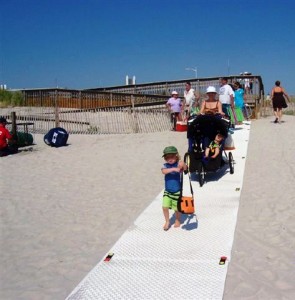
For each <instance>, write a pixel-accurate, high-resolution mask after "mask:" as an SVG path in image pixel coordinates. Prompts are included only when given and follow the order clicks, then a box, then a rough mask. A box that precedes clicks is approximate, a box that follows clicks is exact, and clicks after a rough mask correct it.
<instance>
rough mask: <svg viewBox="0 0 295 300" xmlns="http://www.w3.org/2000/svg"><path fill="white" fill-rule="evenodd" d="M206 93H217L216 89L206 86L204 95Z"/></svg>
mask: <svg viewBox="0 0 295 300" xmlns="http://www.w3.org/2000/svg"><path fill="white" fill-rule="evenodd" d="M208 93H217V92H216V88H215V87H214V86H208V87H207V90H206V94H208Z"/></svg>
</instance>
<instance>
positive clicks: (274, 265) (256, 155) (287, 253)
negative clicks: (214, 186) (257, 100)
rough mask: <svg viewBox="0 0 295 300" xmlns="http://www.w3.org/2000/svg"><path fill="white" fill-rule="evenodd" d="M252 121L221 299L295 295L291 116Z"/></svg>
mask: <svg viewBox="0 0 295 300" xmlns="http://www.w3.org/2000/svg"><path fill="white" fill-rule="evenodd" d="M283 120H284V122H283V123H282V124H274V123H273V121H274V117H269V118H263V119H259V120H256V121H254V122H252V125H251V132H250V143H249V146H248V156H247V160H246V169H245V174H244V183H243V189H242V193H241V199H240V206H239V213H238V221H237V226H236V231H235V238H234V245H233V249H232V260H231V262H230V264H229V270H228V273H227V279H226V285H225V292H224V299H225V300H231V299H253V300H254V299H255V300H256V299H295V270H294V263H295V221H294V211H295V183H294V182H295V159H294V153H295V150H294V149H295V135H294V132H295V117H294V116H283Z"/></svg>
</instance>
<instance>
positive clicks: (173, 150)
mask: <svg viewBox="0 0 295 300" xmlns="http://www.w3.org/2000/svg"><path fill="white" fill-rule="evenodd" d="M177 153H178V150H177V149H176V147H174V146H168V147H166V148H165V149H164V150H163V156H165V155H166V154H177ZM163 156H162V157H163Z"/></svg>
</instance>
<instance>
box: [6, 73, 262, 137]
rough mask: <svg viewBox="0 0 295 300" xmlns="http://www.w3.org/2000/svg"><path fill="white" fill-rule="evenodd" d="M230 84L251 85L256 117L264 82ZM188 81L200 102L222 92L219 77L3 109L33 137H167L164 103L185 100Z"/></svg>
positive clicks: (41, 94)
mask: <svg viewBox="0 0 295 300" xmlns="http://www.w3.org/2000/svg"><path fill="white" fill-rule="evenodd" d="M228 80H229V83H232V82H235V81H240V82H241V83H242V84H243V83H245V80H248V82H251V83H252V85H251V89H249V90H247V93H246V103H248V104H249V105H250V106H251V107H252V111H253V112H254V115H255V116H256V117H257V116H258V113H259V109H260V107H261V103H260V100H261V99H263V83H262V79H261V77H260V76H252V75H249V76H248V75H247V76H229V77H228ZM186 81H190V82H191V84H192V87H193V88H194V89H195V90H196V92H197V93H198V94H199V95H200V97H201V99H204V98H205V94H206V88H207V87H208V86H209V85H211V86H215V87H216V88H218V87H219V77H212V78H200V79H196V78H193V79H185V80H178V81H165V82H154V83H146V84H140V85H133V86H119V87H109V88H97V89H88V90H69V89H61V88H56V89H32V90H23V91H22V93H23V96H24V107H14V108H9V109H2V111H3V112H2V113H1V114H2V115H3V114H4V115H5V116H6V117H8V119H9V116H10V114H11V112H12V111H15V112H16V115H17V118H18V120H22V121H24V122H31V123H32V122H33V123H34V126H33V127H32V129H31V130H32V131H33V133H46V132H47V131H48V130H49V129H51V128H53V127H63V128H65V129H66V130H67V131H68V132H69V133H88V134H109V133H136V132H155V131H165V130H169V129H170V128H171V124H170V116H169V113H168V111H167V109H166V107H165V103H166V101H167V100H168V98H169V96H170V94H171V92H172V91H173V90H176V91H178V93H179V95H180V96H181V95H183V92H184V87H185V82H186Z"/></svg>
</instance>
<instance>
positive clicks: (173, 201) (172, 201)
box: [162, 191, 180, 211]
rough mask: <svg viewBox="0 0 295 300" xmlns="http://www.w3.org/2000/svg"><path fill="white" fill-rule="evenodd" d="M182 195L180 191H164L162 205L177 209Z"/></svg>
mask: <svg viewBox="0 0 295 300" xmlns="http://www.w3.org/2000/svg"><path fill="white" fill-rule="evenodd" d="M179 197H180V191H179V192H176V193H170V192H167V191H164V195H163V204H162V206H163V207H164V208H170V209H173V210H174V211H177V210H178V209H177V202H178V199H179Z"/></svg>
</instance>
